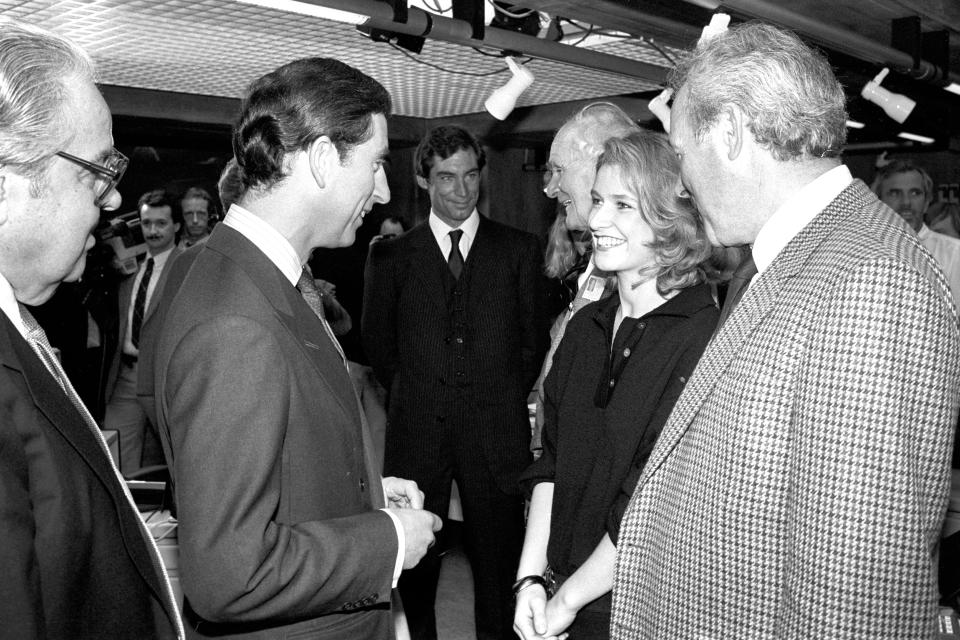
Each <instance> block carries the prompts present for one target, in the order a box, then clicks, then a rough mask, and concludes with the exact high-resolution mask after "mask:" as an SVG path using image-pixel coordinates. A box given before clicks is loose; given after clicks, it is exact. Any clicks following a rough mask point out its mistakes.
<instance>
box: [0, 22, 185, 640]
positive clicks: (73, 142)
mask: <svg viewBox="0 0 960 640" xmlns="http://www.w3.org/2000/svg"><path fill="white" fill-rule="evenodd" d="M0 84H2V85H3V87H4V89H5V90H4V91H3V94H2V98H0V112H2V113H3V116H2V118H0V184H2V185H3V188H2V190H0V576H2V585H3V586H2V587H0V636H2V637H3V638H11V639H14V638H16V639H17V640H19V639H21V638H29V639H33V638H100V639H103V640H121V639H126V638H156V639H163V640H168V639H173V638H178V639H179V638H183V628H182V626H181V624H180V618H179V614H178V603H176V602H174V598H173V593H172V591H171V589H170V584H169V581H168V580H167V576H166V573H165V572H164V570H163V564H162V562H161V559H160V556H159V554H158V552H157V548H156V545H155V544H154V542H153V537H152V536H151V534H150V532H149V531H147V529H146V527H145V526H144V524H143V522H142V521H141V520H140V515H139V513H138V512H137V509H136V505H135V504H134V503H133V501H132V500H131V499H130V496H129V493H127V492H126V487H125V486H124V485H123V479H122V478H121V477H120V475H119V472H118V471H117V469H116V467H115V466H114V465H113V463H112V461H111V459H110V454H109V453H108V452H107V448H106V443H105V441H104V439H103V436H102V434H101V433H100V430H99V428H98V427H97V424H96V423H95V422H94V420H93V417H92V416H91V415H90V412H89V411H87V409H86V407H85V406H84V405H83V403H82V402H81V401H80V397H79V396H78V395H77V393H76V390H75V389H74V388H73V386H72V385H71V383H70V380H69V379H68V378H67V377H66V374H65V373H64V371H63V368H62V367H61V366H60V364H59V362H58V361H57V358H56V355H55V353H54V351H53V349H52V347H51V346H50V343H49V341H48V340H47V336H46V334H45V333H44V331H43V329H42V328H40V326H39V325H38V324H37V323H36V320H35V319H34V318H33V316H32V314H31V313H30V310H29V309H28V306H35V305H39V304H42V303H43V302H45V301H47V300H49V299H50V297H51V296H52V295H53V294H54V292H55V290H56V289H57V287H58V286H59V285H60V283H61V282H64V281H67V282H72V281H75V280H77V279H78V278H80V275H81V274H82V273H83V270H84V265H85V263H86V253H87V251H88V250H89V249H90V248H91V247H92V246H93V243H94V240H93V236H92V235H91V232H92V231H93V229H94V227H95V226H96V224H97V221H98V219H99V217H100V211H101V209H105V210H107V211H114V210H116V209H117V208H118V207H119V206H120V194H119V193H118V192H117V191H116V186H117V183H118V182H119V180H120V178H121V177H122V176H123V172H124V169H125V168H126V165H127V159H126V158H125V157H124V156H123V155H122V154H120V153H119V152H118V151H117V150H116V149H114V148H113V136H112V133H111V119H110V111H109V109H108V108H107V105H106V103H105V102H104V100H103V97H102V96H101V95H100V92H99V91H97V87H96V85H95V84H94V69H93V63H92V62H91V60H90V58H89V57H88V56H87V54H86V53H85V52H84V51H83V50H82V49H80V48H79V47H77V45H76V44H74V43H72V42H70V41H69V40H66V39H64V38H62V37H60V36H57V35H54V34H53V33H50V32H48V31H43V30H41V29H38V28H35V27H32V26H29V25H25V24H21V23H17V22H14V21H12V20H8V19H0Z"/></svg>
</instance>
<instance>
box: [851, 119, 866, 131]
mask: <svg viewBox="0 0 960 640" xmlns="http://www.w3.org/2000/svg"><path fill="white" fill-rule="evenodd" d="M865 126H866V125H865V124H863V123H862V122H857V121H856V120H847V129H863V128H864V127H865Z"/></svg>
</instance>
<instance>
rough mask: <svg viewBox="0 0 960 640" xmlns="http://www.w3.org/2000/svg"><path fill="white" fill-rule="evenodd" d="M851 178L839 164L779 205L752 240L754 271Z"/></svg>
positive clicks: (770, 258)
mask: <svg viewBox="0 0 960 640" xmlns="http://www.w3.org/2000/svg"><path fill="white" fill-rule="evenodd" d="M852 181H853V176H851V175H850V170H849V169H847V167H846V166H845V165H842V164H841V165H839V166H836V167H834V168H833V169H830V170H829V171H827V172H826V173H824V174H822V175H820V176H818V177H817V179H816V180H814V181H813V182H811V183H809V184H807V185H806V186H804V187H803V188H802V189H800V190H799V191H797V192H796V193H795V194H793V196H791V197H790V198H789V199H788V200H787V201H786V202H784V203H783V204H782V205H780V208H779V209H777V210H776V211H775V212H774V213H773V215H772V216H770V219H769V220H767V221H766V222H765V223H764V225H763V227H761V228H760V233H758V234H757V239H756V240H755V241H754V243H753V262H754V263H755V264H756V265H757V273H763V271H764V270H765V269H766V268H767V267H769V266H770V263H772V262H773V260H774V258H776V257H777V255H778V254H779V253H780V252H781V251H782V250H783V248H784V247H785V246H787V243H789V242H790V241H791V240H793V238H794V236H796V235H797V234H798V233H800V232H801V231H802V230H803V228H804V227H806V226H807V225H808V224H810V222H811V221H812V220H813V219H814V218H815V217H817V214H818V213H820V212H821V211H823V210H824V209H826V208H827V205H828V204H830V203H831V202H833V200H834V199H835V198H836V197H837V196H838V195H840V192H841V191H843V190H844V189H846V188H847V187H848V186H849V185H850V183H851V182H852Z"/></svg>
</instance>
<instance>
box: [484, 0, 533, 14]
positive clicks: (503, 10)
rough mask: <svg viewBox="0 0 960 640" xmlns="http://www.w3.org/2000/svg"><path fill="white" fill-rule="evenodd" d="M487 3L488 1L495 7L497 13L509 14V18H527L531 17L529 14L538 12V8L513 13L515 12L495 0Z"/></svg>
mask: <svg viewBox="0 0 960 640" xmlns="http://www.w3.org/2000/svg"><path fill="white" fill-rule="evenodd" d="M487 3H488V4H489V5H490V6H491V7H493V8H494V10H495V11H496V12H497V13H502V14H503V15H505V16H507V17H508V18H527V17H529V16H531V15H533V14H534V13H536V12H537V11H536V9H527V12H526V13H513V12H511V11H508V10H506V9H504V8H503V7H501V6H499V5H498V4H497V3H496V2H494V1H493V0H487Z"/></svg>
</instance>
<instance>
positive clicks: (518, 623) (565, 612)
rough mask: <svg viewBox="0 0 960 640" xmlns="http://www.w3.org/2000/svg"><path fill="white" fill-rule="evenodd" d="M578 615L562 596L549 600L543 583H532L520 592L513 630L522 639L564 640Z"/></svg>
mask: <svg viewBox="0 0 960 640" xmlns="http://www.w3.org/2000/svg"><path fill="white" fill-rule="evenodd" d="M576 615H577V611H576V610H575V609H570V608H568V607H565V606H564V605H563V603H562V602H561V599H560V598H557V597H553V598H551V599H549V600H547V592H546V591H545V590H544V588H543V587H541V586H540V585H531V586H529V587H527V588H525V589H522V590H521V591H520V592H519V593H517V607H516V611H515V612H514V616H513V630H514V632H515V633H516V634H517V635H518V636H520V638H522V640H565V639H566V637H567V635H569V634H567V633H565V631H566V630H567V628H568V627H569V626H570V625H571V624H573V620H574V618H575V617H576Z"/></svg>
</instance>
